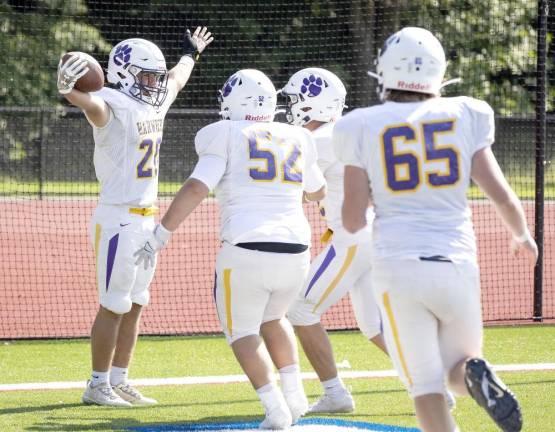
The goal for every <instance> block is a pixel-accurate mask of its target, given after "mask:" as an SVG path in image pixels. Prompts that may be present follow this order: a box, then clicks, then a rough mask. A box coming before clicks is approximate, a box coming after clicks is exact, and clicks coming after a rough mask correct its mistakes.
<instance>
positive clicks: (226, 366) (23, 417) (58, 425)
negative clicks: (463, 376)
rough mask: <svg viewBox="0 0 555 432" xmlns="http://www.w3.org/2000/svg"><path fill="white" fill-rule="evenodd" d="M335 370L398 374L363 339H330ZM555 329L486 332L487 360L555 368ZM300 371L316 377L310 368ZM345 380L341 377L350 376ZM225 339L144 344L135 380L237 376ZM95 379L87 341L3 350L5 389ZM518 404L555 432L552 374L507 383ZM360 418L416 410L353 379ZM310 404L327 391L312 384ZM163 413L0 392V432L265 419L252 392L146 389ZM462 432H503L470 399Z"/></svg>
mask: <svg viewBox="0 0 555 432" xmlns="http://www.w3.org/2000/svg"><path fill="white" fill-rule="evenodd" d="M331 338H332V343H333V345H334V349H335V352H336V360H337V361H338V362H342V361H344V360H348V362H349V363H350V365H351V370H384V369H391V368H392V367H391V364H390V363H389V360H388V358H387V357H386V356H385V355H383V354H382V353H381V352H379V351H378V350H377V349H376V348H374V347H373V346H372V345H370V344H369V343H368V342H366V341H365V339H364V338H363V337H362V336H361V335H360V334H359V333H358V332H334V333H332V334H331ZM554 340H555V327H554V326H529V327H497V328H488V329H486V334H485V355H486V357H487V358H488V359H489V360H490V362H492V363H494V364H513V363H551V362H554V361H555V347H554V345H553V341H554ZM302 368H303V371H309V370H310V367H309V366H308V364H307V362H306V359H304V358H303V360H302ZM343 370H344V369H343ZM240 373H241V371H240V368H239V367H238V365H237V364H236V363H235V361H234V359H233V356H232V354H231V350H230V349H229V348H228V346H227V344H226V343H225V341H224V339H223V338H222V337H190V338H187V337H160V338H156V337H149V338H141V339H140V341H139V343H138V346H137V350H136V355H135V361H134V363H133V368H132V370H131V378H163V377H183V376H206V375H227V374H240ZM88 374H89V345H88V341H86V340H61V341H15V342H0V384H8V383H9V384H13V383H24V382H50V381H82V380H85V379H86V378H87V376H88ZM500 376H501V377H502V378H503V379H504V380H505V382H506V383H507V384H508V385H510V386H511V388H512V389H513V391H514V392H515V393H516V395H517V397H518V398H519V399H520V401H521V403H522V406H523V412H524V423H525V427H524V430H525V431H530V432H540V431H542V432H543V431H548V430H553V429H552V427H553V425H554V424H555V410H554V409H553V401H554V400H555V371H549V372H505V373H500ZM346 383H347V384H348V385H349V386H350V387H351V389H352V391H353V394H354V397H355V400H356V403H357V409H356V411H355V413H353V414H343V415H336V416H335V417H341V418H343V419H349V420H357V421H367V422H372V423H382V424H389V425H399V426H409V427H415V426H416V419H415V417H414V412H413V409H412V406H411V402H410V400H409V398H408V396H407V395H406V393H405V391H404V390H403V388H402V387H401V385H400V383H399V381H398V379H396V378H374V379H356V380H355V379H349V380H346ZM305 389H306V392H307V395H308V397H309V399H310V401H311V402H312V401H314V400H315V399H316V398H317V397H318V395H319V393H320V386H319V383H318V382H317V381H315V380H308V381H305ZM143 391H144V393H145V394H147V395H148V396H151V397H154V398H156V399H158V401H159V402H160V404H159V405H158V406H156V407H149V408H132V409H113V408H111V409H110V408H104V407H97V406H84V405H82V404H81V403H80V398H81V394H82V390H77V389H76V390H56V391H52V390H38V391H37V390H35V391H12V392H0V431H25V430H29V431H88V430H96V431H98V430H102V431H112V430H124V429H125V428H126V427H131V426H141V425H142V426H144V425H151V424H179V423H185V422H199V421H205V422H206V421H210V422H218V421H245V420H246V421H248V420H261V418H262V409H261V407H260V405H259V403H258V399H257V397H256V394H255V393H254V391H253V390H252V389H251V388H250V386H249V385H248V384H246V383H237V384H225V385H218V384H210V385H188V386H185V385H183V386H159V387H143ZM454 415H455V417H456V420H457V422H458V423H459V425H460V426H461V431H472V432H477V431H496V430H497V429H496V428H495V427H494V426H493V423H492V422H491V421H490V419H489V417H487V415H486V414H485V413H484V412H482V410H481V409H479V408H478V407H477V406H476V405H475V404H474V402H473V401H472V400H471V399H469V398H459V399H458V404H457V408H456V410H455V411H454Z"/></svg>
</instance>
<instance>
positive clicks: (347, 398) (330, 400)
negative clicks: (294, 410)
mask: <svg viewBox="0 0 555 432" xmlns="http://www.w3.org/2000/svg"><path fill="white" fill-rule="evenodd" d="M354 410H355V401H354V399H353V396H351V393H349V390H347V389H344V391H342V392H339V393H334V394H327V393H325V394H324V395H323V396H322V397H321V398H320V399H318V401H317V402H316V403H315V404H314V405H312V406H311V407H310V409H309V410H308V412H310V413H350V412H353V411H354Z"/></svg>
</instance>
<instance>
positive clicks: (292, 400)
mask: <svg viewBox="0 0 555 432" xmlns="http://www.w3.org/2000/svg"><path fill="white" fill-rule="evenodd" d="M283 396H284V397H285V402H287V406H288V407H289V411H291V418H292V422H293V424H295V423H297V422H298V421H299V419H300V418H301V417H302V416H303V415H305V414H306V412H307V411H308V399H307V398H306V395H305V394H304V391H303V390H299V391H296V392H291V393H284V394H283Z"/></svg>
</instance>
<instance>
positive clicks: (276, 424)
mask: <svg viewBox="0 0 555 432" xmlns="http://www.w3.org/2000/svg"><path fill="white" fill-rule="evenodd" d="M292 423H293V420H292V418H291V412H290V411H289V408H288V407H287V405H286V404H285V403H283V404H279V405H275V406H274V407H272V408H271V409H269V410H266V417H265V418H264V421H262V423H260V425H259V426H258V428H259V429H266V430H268V429H269V430H287V429H289V426H291V424H292Z"/></svg>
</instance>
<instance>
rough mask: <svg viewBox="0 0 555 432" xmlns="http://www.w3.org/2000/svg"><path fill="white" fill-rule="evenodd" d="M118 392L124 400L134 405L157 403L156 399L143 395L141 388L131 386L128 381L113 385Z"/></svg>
mask: <svg viewBox="0 0 555 432" xmlns="http://www.w3.org/2000/svg"><path fill="white" fill-rule="evenodd" d="M112 388H113V390H114V393H116V394H117V395H118V396H119V397H121V398H122V399H123V400H125V401H127V402H129V403H131V404H132V405H144V406H146V405H156V404H157V403H158V401H157V400H156V399H152V398H148V397H146V396H143V395H142V394H141V392H140V391H139V390H137V389H136V388H134V387H132V386H130V385H129V384H128V383H120V384H118V385H116V386H113V387H112Z"/></svg>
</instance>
